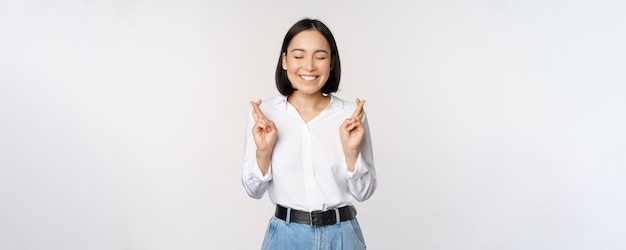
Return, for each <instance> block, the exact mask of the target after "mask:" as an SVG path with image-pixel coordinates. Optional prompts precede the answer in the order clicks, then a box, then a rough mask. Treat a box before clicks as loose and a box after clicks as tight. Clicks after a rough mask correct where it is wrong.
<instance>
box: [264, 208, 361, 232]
mask: <svg viewBox="0 0 626 250" xmlns="http://www.w3.org/2000/svg"><path fill="white" fill-rule="evenodd" d="M274 215H275V216H276V217H277V218H279V219H281V220H284V221H286V222H288V223H289V222H295V223H300V224H309V225H311V226H312V227H321V226H327V225H332V224H337V223H339V222H342V221H347V220H351V219H354V218H355V217H356V208H354V206H352V205H350V206H345V207H340V208H335V209H330V210H327V211H313V212H306V211H300V210H295V209H291V208H286V207H283V206H281V205H276V212H275V213H274Z"/></svg>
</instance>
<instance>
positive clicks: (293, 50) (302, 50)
mask: <svg viewBox="0 0 626 250" xmlns="http://www.w3.org/2000/svg"><path fill="white" fill-rule="evenodd" d="M295 51H301V52H304V49H298V48H295V49H292V50H291V51H290V52H295ZM318 52H324V53H326V54H330V53H329V52H328V51H327V50H325V49H318V50H316V51H315V52H314V53H318Z"/></svg>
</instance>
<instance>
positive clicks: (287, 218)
mask: <svg viewBox="0 0 626 250" xmlns="http://www.w3.org/2000/svg"><path fill="white" fill-rule="evenodd" d="M290 221H291V208H290V207H288V208H287V216H286V218H285V222H287V224H289V222H290Z"/></svg>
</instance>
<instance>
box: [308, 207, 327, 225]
mask: <svg viewBox="0 0 626 250" xmlns="http://www.w3.org/2000/svg"><path fill="white" fill-rule="evenodd" d="M320 215H322V211H320V210H316V211H312V212H310V213H309V221H310V223H311V227H319V226H323V225H324V219H323V218H322V216H320Z"/></svg>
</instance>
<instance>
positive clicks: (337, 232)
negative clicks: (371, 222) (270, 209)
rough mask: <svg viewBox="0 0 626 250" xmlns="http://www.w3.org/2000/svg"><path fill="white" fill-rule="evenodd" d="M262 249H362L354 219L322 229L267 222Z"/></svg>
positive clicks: (356, 223)
mask: <svg viewBox="0 0 626 250" xmlns="http://www.w3.org/2000/svg"><path fill="white" fill-rule="evenodd" d="M262 249H263V250H283V249H287V250H292V249H297V250H309V249H310V250H314V249H315V250H317V249H320V250H322V249H323V250H328V249H350V250H352V249H355V250H356V249H365V241H364V240H363V233H362V232H361V227H360V226H359V222H358V221H357V220H356V218H354V219H351V220H347V221H343V222H340V223H338V224H334V225H328V226H323V227H311V226H310V225H308V224H299V223H294V222H290V223H287V222H286V221H284V220H281V219H278V218H276V217H274V216H272V218H271V219H270V222H269V225H268V226H267V232H265V239H264V240H263V248H262Z"/></svg>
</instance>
